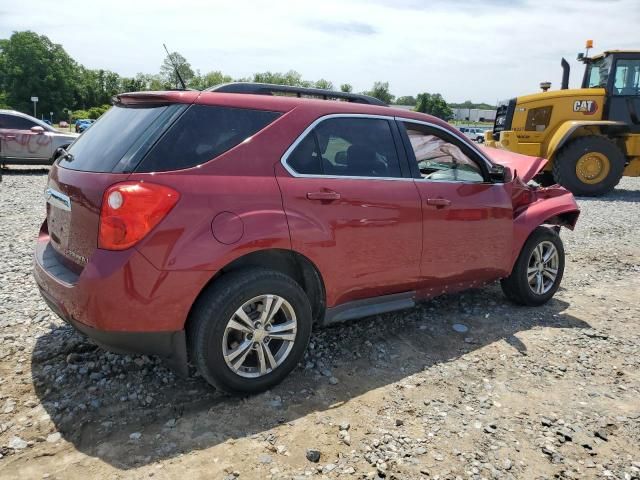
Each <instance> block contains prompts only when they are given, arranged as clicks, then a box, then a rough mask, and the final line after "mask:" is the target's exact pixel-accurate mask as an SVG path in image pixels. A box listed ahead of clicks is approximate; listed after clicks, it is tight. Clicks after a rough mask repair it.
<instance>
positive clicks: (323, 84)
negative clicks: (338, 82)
mask: <svg viewBox="0 0 640 480" xmlns="http://www.w3.org/2000/svg"><path fill="white" fill-rule="evenodd" d="M313 86H314V87H316V88H321V89H323V90H333V83H332V82H330V81H329V80H325V79H324V78H321V79H320V80H318V81H316V83H315V84H314V85H313Z"/></svg>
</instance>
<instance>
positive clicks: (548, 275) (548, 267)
mask: <svg viewBox="0 0 640 480" xmlns="http://www.w3.org/2000/svg"><path fill="white" fill-rule="evenodd" d="M559 262H560V257H559V255H558V250H557V248H556V246H555V245H554V244H553V243H551V242H549V241H543V242H540V243H539V244H538V245H536V247H535V248H534V249H533V252H531V256H530V257H529V263H528V267H527V281H528V283H529V288H531V291H532V292H533V293H535V294H536V295H544V294H545V293H547V292H548V291H549V290H551V289H552V288H553V286H554V284H555V282H556V279H557V278H558V267H559Z"/></svg>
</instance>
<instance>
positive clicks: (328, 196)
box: [307, 191, 340, 202]
mask: <svg viewBox="0 0 640 480" xmlns="http://www.w3.org/2000/svg"><path fill="white" fill-rule="evenodd" d="M307 198H308V199H309V200H324V201H329V202H331V201H334V200H340V194H339V193H338V192H331V191H330V192H309V193H307Z"/></svg>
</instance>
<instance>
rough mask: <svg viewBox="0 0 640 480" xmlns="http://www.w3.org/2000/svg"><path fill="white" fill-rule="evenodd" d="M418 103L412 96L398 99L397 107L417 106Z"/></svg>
mask: <svg viewBox="0 0 640 480" xmlns="http://www.w3.org/2000/svg"><path fill="white" fill-rule="evenodd" d="M416 103H417V100H416V97H413V96H411V95H409V96H405V97H398V98H397V99H396V105H415V104H416Z"/></svg>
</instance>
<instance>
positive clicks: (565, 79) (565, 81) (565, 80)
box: [560, 57, 571, 90]
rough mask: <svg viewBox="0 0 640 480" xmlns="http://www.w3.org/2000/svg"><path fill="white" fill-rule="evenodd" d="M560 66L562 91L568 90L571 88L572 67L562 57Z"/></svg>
mask: <svg viewBox="0 0 640 480" xmlns="http://www.w3.org/2000/svg"><path fill="white" fill-rule="evenodd" d="M560 65H562V85H561V86H560V89H561V90H567V89H568V88H569V72H570V71H571V67H570V66H569V62H567V61H566V60H565V59H564V57H562V61H561V62H560Z"/></svg>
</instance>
